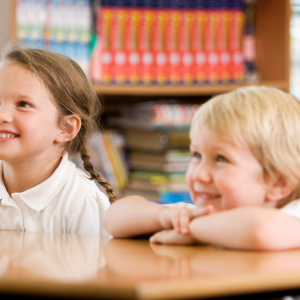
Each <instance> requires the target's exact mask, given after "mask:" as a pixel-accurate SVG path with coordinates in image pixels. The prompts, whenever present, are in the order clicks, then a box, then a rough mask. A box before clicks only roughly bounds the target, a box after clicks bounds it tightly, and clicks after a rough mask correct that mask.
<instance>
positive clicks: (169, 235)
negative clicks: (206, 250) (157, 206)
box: [149, 229, 197, 245]
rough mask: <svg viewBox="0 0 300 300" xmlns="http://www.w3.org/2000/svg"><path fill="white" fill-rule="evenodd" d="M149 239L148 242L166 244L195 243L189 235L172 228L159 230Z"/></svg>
mask: <svg viewBox="0 0 300 300" xmlns="http://www.w3.org/2000/svg"><path fill="white" fill-rule="evenodd" d="M149 241H150V243H157V244H167V245H192V244H195V243H197V241H196V240H195V239H193V238H192V237H191V236H190V235H183V234H180V233H178V232H176V231H175V230H174V229H171V230H162V231H159V232H157V233H155V234H154V235H152V236H151V237H150V239H149Z"/></svg>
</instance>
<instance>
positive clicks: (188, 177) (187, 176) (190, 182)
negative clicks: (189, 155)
mask: <svg viewBox="0 0 300 300" xmlns="http://www.w3.org/2000/svg"><path fill="white" fill-rule="evenodd" d="M193 169H194V168H193V163H192V162H190V164H189V167H188V169H187V172H186V173H185V181H186V183H187V185H188V187H189V191H190V195H191V197H192V199H193V201H195V199H194V193H193Z"/></svg>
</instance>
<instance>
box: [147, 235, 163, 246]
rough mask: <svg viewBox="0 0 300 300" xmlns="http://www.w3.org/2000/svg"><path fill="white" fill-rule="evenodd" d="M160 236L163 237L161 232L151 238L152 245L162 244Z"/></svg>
mask: <svg viewBox="0 0 300 300" xmlns="http://www.w3.org/2000/svg"><path fill="white" fill-rule="evenodd" d="M160 236H161V233H160V232H157V233H155V234H154V235H152V236H151V237H150V239H149V242H150V243H156V244H159V243H161V242H160Z"/></svg>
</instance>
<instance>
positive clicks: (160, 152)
mask: <svg viewBox="0 0 300 300" xmlns="http://www.w3.org/2000/svg"><path fill="white" fill-rule="evenodd" d="M157 108H160V109H163V111H165V112H173V113H174V115H175V116H178V115H180V114H181V113H182V111H184V110H185V111H188V112H189V113H190V115H189V124H187V122H186V120H187V119H185V118H182V119H178V120H177V122H176V123H175V122H171V123H170V122H167V121H166V120H168V119H169V120H170V116H169V115H168V113H165V114H161V116H160V118H157ZM198 108H199V106H198V105H197V106H195V105H193V104H190V105H188V104H175V103H170V104H166V103H165V102H163V103H151V102H150V103H139V104H135V105H131V106H128V105H126V107H125V108H124V109H123V110H121V115H120V116H119V117H118V118H110V125H111V126H115V127H118V128H122V129H121V130H122V133H123V136H124V138H125V146H126V151H127V159H128V165H129V176H128V178H129V180H128V185H127V187H126V189H125V190H124V195H132V194H138V195H142V196H144V197H145V198H147V199H148V200H152V201H157V202H162V203H170V202H178V201H185V202H191V199H190V196H189V192H188V187H187V184H186V183H185V173H186V171H187V168H188V165H189V162H190V159H191V156H190V152H189V144H190V138H189V127H190V122H191V119H192V117H193V115H194V114H195V112H196V111H197V109H198ZM163 116H164V117H165V118H166V120H164V118H163ZM129 120H131V121H129ZM159 120H160V121H159ZM180 120H181V122H182V123H180Z"/></svg>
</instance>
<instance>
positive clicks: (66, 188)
mask: <svg viewBox="0 0 300 300" xmlns="http://www.w3.org/2000/svg"><path fill="white" fill-rule="evenodd" d="M100 113H101V104H100V102H99V99H98V97H97V95H96V93H95V92H94V91H93V89H92V87H91V85H90V83H89V81H88V80H87V78H86V76H85V74H84V73H83V71H82V70H81V68H80V67H79V66H78V65H77V64H76V63H75V62H74V61H72V60H70V59H69V58H67V57H65V56H63V55H60V54H56V53H51V52H48V51H45V50H38V49H21V48H18V47H10V48H8V50H7V51H6V52H5V53H3V55H2V57H1V64H0V160H1V162H0V199H1V203H0V229H5V230H28V231H39V232H42V231H45V232H71V233H86V234H87V233H88V234H107V233H106V231H105V229H104V228H103V226H102V224H101V221H102V216H103V213H104V211H105V210H106V209H107V208H108V206H109V201H108V199H107V197H106V196H105V195H104V194H103V193H102V192H100V190H99V189H98V188H97V187H96V184H95V183H94V182H93V181H92V180H93V179H95V180H96V181H97V182H98V183H100V184H101V185H102V186H103V187H104V188H105V189H106V192H107V195H108V196H109V200H110V201H111V202H113V201H115V200H116V195H115V193H114V191H113V190H112V188H111V186H110V185H109V184H108V183H107V182H106V181H105V180H104V179H103V178H101V177H100V175H99V174H98V173H97V172H96V171H95V170H94V169H93V165H92V164H91V162H90V156H89V153H88V151H87V150H86V144H87V141H88V138H89V136H90V135H91V133H92V132H93V131H94V130H96V129H98V128H99V120H100ZM76 153H78V154H80V156H81V158H82V160H83V162H84V168H85V170H86V171H87V172H89V173H90V176H89V177H88V176H87V175H86V174H85V173H84V172H83V171H81V170H79V169H77V168H76V167H75V165H74V164H73V163H72V162H70V161H69V160H68V154H76Z"/></svg>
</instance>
